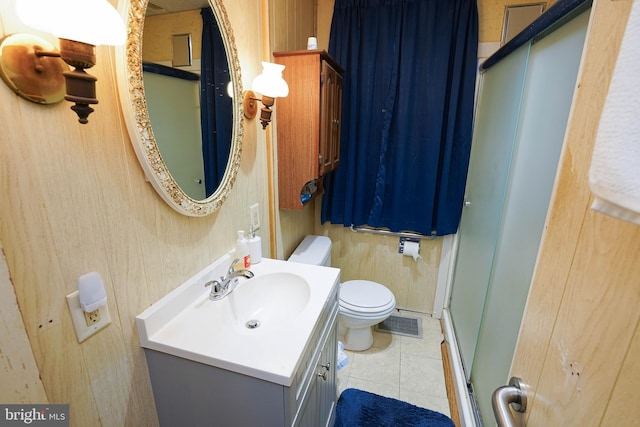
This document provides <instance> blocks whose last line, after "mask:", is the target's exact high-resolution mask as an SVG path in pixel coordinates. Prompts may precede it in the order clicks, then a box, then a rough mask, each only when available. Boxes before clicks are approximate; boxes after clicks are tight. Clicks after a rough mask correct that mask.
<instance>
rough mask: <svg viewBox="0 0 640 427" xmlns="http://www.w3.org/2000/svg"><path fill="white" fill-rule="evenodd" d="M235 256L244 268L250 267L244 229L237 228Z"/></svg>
mask: <svg viewBox="0 0 640 427" xmlns="http://www.w3.org/2000/svg"><path fill="white" fill-rule="evenodd" d="M236 258H238V259H240V261H242V265H243V267H244V268H249V267H251V254H250V253H249V244H248V240H247V239H246V238H245V237H244V230H238V239H237V240H236Z"/></svg>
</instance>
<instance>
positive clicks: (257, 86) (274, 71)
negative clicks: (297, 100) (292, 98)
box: [251, 61, 289, 98]
mask: <svg viewBox="0 0 640 427" xmlns="http://www.w3.org/2000/svg"><path fill="white" fill-rule="evenodd" d="M282 70H284V65H280V64H274V63H273V62H264V61H263V62H262V73H261V74H260V75H258V76H256V78H255V79H253V84H252V85H251V87H252V88H253V90H254V91H256V92H258V93H260V94H262V95H264V96H269V97H271V98H283V97H285V96H287V95H289V85H287V82H285V81H284V79H283V78H282Z"/></svg>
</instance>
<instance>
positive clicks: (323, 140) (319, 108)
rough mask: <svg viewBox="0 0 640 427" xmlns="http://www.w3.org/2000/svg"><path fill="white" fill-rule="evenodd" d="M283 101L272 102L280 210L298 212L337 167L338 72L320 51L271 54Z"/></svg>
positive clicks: (339, 105) (339, 110)
mask: <svg viewBox="0 0 640 427" xmlns="http://www.w3.org/2000/svg"><path fill="white" fill-rule="evenodd" d="M273 56H274V57H275V62H277V63H278V64H282V65H284V66H285V69H284V71H283V73H282V76H283V78H284V79H285V81H286V82H287V84H288V85H289V96H287V97H286V98H278V100H277V101H276V117H277V128H278V129H277V135H278V193H279V197H278V198H279V204H280V209H290V210H301V209H303V207H304V205H305V203H306V202H308V201H309V200H311V199H312V198H313V197H314V196H316V195H317V194H320V193H321V192H322V181H321V179H320V178H322V177H323V176H324V175H325V174H327V173H329V172H331V171H332V170H334V169H335V168H336V167H338V164H339V162H340V127H341V123H340V119H341V117H340V116H341V114H342V74H343V70H342V68H341V67H340V66H339V65H338V64H337V63H336V62H335V60H334V59H333V58H331V56H329V54H327V53H326V52H325V51H323V50H299V51H292V52H274V54H273Z"/></svg>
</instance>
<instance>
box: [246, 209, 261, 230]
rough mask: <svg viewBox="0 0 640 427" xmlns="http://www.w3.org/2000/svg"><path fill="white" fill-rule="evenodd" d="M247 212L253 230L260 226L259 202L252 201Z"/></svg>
mask: <svg viewBox="0 0 640 427" xmlns="http://www.w3.org/2000/svg"><path fill="white" fill-rule="evenodd" d="M249 214H250V215H251V225H252V226H253V231H255V230H257V229H259V228H260V204H258V203H254V204H253V205H251V206H250V207H249Z"/></svg>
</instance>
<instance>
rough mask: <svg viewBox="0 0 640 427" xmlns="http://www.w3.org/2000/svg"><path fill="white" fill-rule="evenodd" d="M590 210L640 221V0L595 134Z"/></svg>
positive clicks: (631, 19)
mask: <svg viewBox="0 0 640 427" xmlns="http://www.w3.org/2000/svg"><path fill="white" fill-rule="evenodd" d="M589 185H590V187H591V192H592V193H593V194H594V196H595V200H594V202H593V205H592V206H591V209H593V210H596V211H598V212H602V213H604V214H607V215H611V216H614V217H617V218H620V219H623V220H625V221H629V222H632V223H635V224H638V225H640V0H634V1H633V5H632V8H631V15H630V16H629V21H628V23H627V28H626V30H625V33H624V38H623V40H622V46H621V48H620V53H619V55H618V61H617V63H616V67H615V70H614V72H613V76H612V78H611V85H610V87H609V93H608V95H607V99H606V102H605V106H604V110H603V111H602V116H601V117H600V125H599V128H598V133H597V135H596V141H595V147H594V150H593V158H592V160H591V168H590V170H589Z"/></svg>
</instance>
